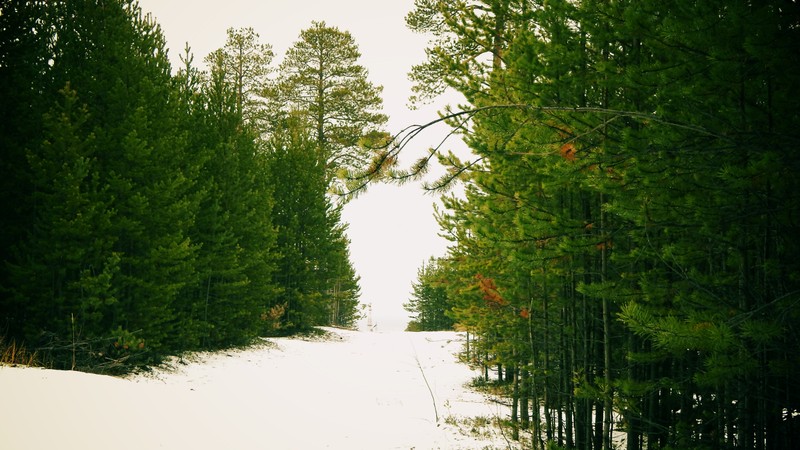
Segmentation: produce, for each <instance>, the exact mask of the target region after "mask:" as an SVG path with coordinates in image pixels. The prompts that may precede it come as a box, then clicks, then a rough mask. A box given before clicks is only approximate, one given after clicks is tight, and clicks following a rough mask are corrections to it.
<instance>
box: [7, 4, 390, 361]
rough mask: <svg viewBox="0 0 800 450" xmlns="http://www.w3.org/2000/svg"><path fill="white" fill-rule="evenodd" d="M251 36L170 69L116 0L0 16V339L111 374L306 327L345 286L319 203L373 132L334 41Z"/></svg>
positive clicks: (343, 253) (376, 118)
mask: <svg viewBox="0 0 800 450" xmlns="http://www.w3.org/2000/svg"><path fill="white" fill-rule="evenodd" d="M273 56H274V55H273V53H272V50H271V47H270V46H269V45H268V44H264V43H261V42H259V36H258V34H257V33H255V31H254V30H253V29H250V28H245V29H238V30H234V29H231V30H229V31H228V35H227V40H226V42H225V44H224V46H223V47H221V48H220V49H219V50H217V51H215V52H213V53H212V54H210V55H208V57H207V58H206V60H205V62H206V68H205V69H204V70H201V69H200V68H199V67H198V65H196V64H195V63H194V61H193V55H192V53H191V50H190V48H189V47H188V44H187V46H186V50H185V53H184V54H183V55H182V57H181V61H182V64H181V67H179V68H177V70H173V68H172V67H171V65H170V62H169V60H168V56H167V50H166V47H165V41H164V36H163V34H162V32H161V29H160V27H159V26H158V24H156V23H155V22H154V20H153V19H152V18H151V17H150V16H149V15H147V14H144V13H143V12H142V11H141V9H140V8H139V6H138V4H137V3H136V2H131V1H122V0H103V1H95V0H77V1H75V0H69V1H26V0H11V1H9V2H4V3H3V5H2V6H0V98H2V99H3V100H2V102H0V117H2V118H3V119H2V121H0V142H1V143H2V161H1V162H0V165H1V166H2V171H1V173H2V180H0V183H2V186H1V187H0V196H2V198H1V201H2V205H3V208H2V211H1V212H0V229H2V230H3V231H2V233H0V255H2V265H0V336H4V337H5V339H6V341H9V340H16V341H17V342H20V343H22V342H24V343H25V345H26V346H27V347H28V348H29V350H35V351H37V352H38V353H39V354H40V355H41V357H42V358H44V359H46V360H47V364H50V365H52V366H54V367H61V368H70V367H71V368H79V369H89V370H112V368H114V367H119V366H120V365H121V364H126V365H131V364H143V363H151V362H154V361H157V360H158V359H159V358H160V357H162V356H163V355H166V354H174V353H176V352H181V351H186V350H195V349H214V348H220V347H225V346H231V345H240V344H245V343H248V342H250V341H251V340H252V339H253V338H255V337H257V336H263V335H274V334H284V333H293V332H297V331H301V330H306V329H308V328H310V327H313V326H317V325H341V326H351V325H353V324H354V322H355V321H356V320H357V318H358V316H359V308H358V296H359V287H358V276H357V275H356V274H355V271H354V269H353V266H352V264H351V261H350V256H349V251H348V245H349V241H348V239H347V237H346V235H345V230H346V228H345V225H344V224H343V223H342V222H341V206H342V202H339V201H336V199H335V198H334V197H333V196H332V195H331V194H330V193H329V192H330V190H331V189H332V188H333V187H334V186H335V185H336V183H338V181H337V180H339V177H340V175H339V174H340V173H342V171H343V170H351V169H353V168H354V167H355V166H357V165H358V164H360V161H362V160H364V159H365V158H366V156H365V155H366V154H367V153H368V152H369V149H368V147H365V146H364V145H363V142H362V139H363V138H364V137H365V136H367V137H369V136H372V137H373V138H375V137H376V136H380V135H381V133H382V132H381V131H380V129H381V127H382V125H383V124H384V123H385V122H386V120H387V118H386V116H385V115H383V114H382V113H381V112H380V109H381V107H382V100H381V98H380V92H381V88H380V87H377V86H374V85H372V84H371V83H370V82H369V81H368V80H367V71H366V69H364V68H363V67H362V66H360V65H359V64H358V61H357V60H358V58H359V56H360V55H359V53H358V48H357V45H356V43H355V42H354V40H353V38H352V36H351V35H350V34H349V33H347V32H345V31H341V30H339V29H338V28H335V27H331V26H328V25H326V24H325V23H324V22H314V23H312V25H311V27H310V28H309V29H307V30H304V31H303V32H302V33H301V34H300V37H299V40H298V41H297V42H296V43H295V44H294V46H293V47H292V48H291V49H290V50H289V51H288V52H287V54H286V56H285V58H284V60H283V62H282V63H281V64H280V66H279V67H277V68H276V67H273V66H272V59H273Z"/></svg>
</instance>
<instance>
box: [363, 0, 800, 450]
mask: <svg viewBox="0 0 800 450" xmlns="http://www.w3.org/2000/svg"><path fill="white" fill-rule="evenodd" d="M407 22H408V24H409V26H410V27H411V28H412V29H414V30H416V31H421V32H428V33H431V34H432V35H433V36H434V37H433V39H432V40H431V41H430V46H429V48H428V49H427V55H428V58H427V60H426V61H425V62H423V63H422V64H420V65H418V66H415V67H414V68H413V70H412V78H413V79H414V80H416V82H417V86H416V96H417V99H418V100H420V101H422V100H424V99H426V98H432V97H435V96H437V95H439V94H440V93H441V92H443V90H445V89H455V90H457V91H458V92H460V93H462V94H463V95H464V97H465V99H466V100H465V104H464V105H461V108H460V109H458V110H448V111H445V112H444V113H443V118H442V121H445V122H447V123H448V124H450V125H451V126H452V127H453V130H454V133H460V134H461V135H462V136H463V138H464V140H465V141H466V142H467V143H468V144H469V147H470V148H471V150H472V152H473V153H474V159H472V160H469V161H462V160H461V159H463V157H462V158H461V159H460V158H459V157H457V155H454V154H451V153H447V152H444V151H441V150H439V149H434V150H432V151H431V154H430V155H428V156H427V157H426V158H425V159H424V160H421V161H420V162H419V163H418V164H417V165H415V166H413V167H412V168H411V169H408V170H405V171H403V170H400V169H397V168H394V167H393V166H392V163H393V159H394V158H393V154H394V153H395V152H397V151H399V150H400V148H401V147H402V146H403V145H404V144H405V142H406V141H405V140H404V139H407V138H409V137H413V134H414V133H416V132H418V131H419V128H415V129H410V130H409V131H407V134H404V135H401V136H399V138H398V142H397V143H396V145H395V147H393V148H387V150H386V151H385V152H384V153H383V154H382V155H380V159H379V160H376V163H375V165H376V166H378V167H380V170H376V171H373V172H372V173H362V174H361V176H362V177H369V176H380V177H385V178H394V179H401V180H404V179H407V178H413V177H414V175H418V174H421V173H422V172H424V170H421V169H423V168H424V167H425V165H426V164H427V161H430V160H434V159H437V158H438V160H439V161H441V162H442V163H443V164H444V165H445V167H446V168H447V169H448V170H447V173H446V174H445V175H444V177H442V178H441V179H440V180H437V181H435V182H429V186H430V188H431V189H444V188H447V187H448V186H450V185H451V184H452V182H453V180H460V181H462V182H463V186H464V189H465V193H464V195H449V196H447V197H445V199H444V208H443V209H442V210H441V211H439V213H438V215H437V217H438V220H439V223H440V226H441V228H442V234H443V235H445V236H447V237H448V238H449V239H450V240H451V242H452V244H451V246H450V248H449V251H448V254H447V255H446V256H445V257H442V258H440V259H438V260H436V262H435V267H437V272H438V275H437V276H436V277H435V279H431V278H430V277H427V276H426V275H425V274H426V273H427V272H426V271H429V270H430V269H429V268H431V267H433V266H434V264H429V265H427V266H426V267H425V269H423V270H422V272H421V276H420V280H419V283H421V284H422V285H424V286H427V289H438V288H443V289H445V291H446V297H447V299H446V309H447V314H448V315H449V316H450V317H451V318H452V319H453V320H454V321H455V322H456V324H457V325H456V326H457V327H460V328H462V329H465V330H467V331H468V333H469V335H470V336H471V338H472V339H471V349H470V353H469V357H470V359H471V361H472V362H473V363H474V364H477V365H479V366H482V367H483V368H484V371H485V377H487V378H489V377H490V376H491V375H492V374H495V379H496V380H497V381H498V382H499V384H501V386H503V387H504V389H505V392H507V394H508V396H509V398H510V423H511V424H512V427H513V436H514V437H515V438H517V439H522V438H524V439H525V440H526V442H527V445H529V446H530V447H531V448H536V449H544V448H575V449H585V450H589V449H597V450H599V449H604V450H605V449H611V448H614V447H615V446H618V445H622V444H620V443H619V440H618V438H620V437H624V442H625V444H624V445H625V448H627V449H629V450H641V449H645V448H646V449H668V448H673V449H677V448H683V449H688V448H691V449H733V448H742V449H789V448H792V446H793V445H794V444H792V442H796V441H797V440H798V438H800V421H799V420H798V414H799V413H800V396H798V393H800V385H799V384H798V381H797V379H798V378H797V374H796V373H795V372H796V371H797V368H798V367H800V352H799V351H798V348H800V340H799V339H798V323H800V320H799V319H800V308H798V301H800V278H798V273H800V258H798V256H797V255H798V254H800V221H799V220H798V218H799V217H800V216H798V212H799V211H800V185H798V178H797V176H796V173H797V171H798V169H800V151H799V150H798V145H799V144H800V134H799V133H798V130H799V129H800V128H799V127H798V126H800V117H799V116H798V111H800V110H799V109H798V105H797V98H800V97H798V96H800V67H799V66H798V59H797V58H796V57H795V56H793V55H796V54H798V53H799V52H800V35H799V34H798V33H800V6H798V4H797V3H796V2H786V1H780V0H765V1H759V2H752V1H729V0H724V1H723V0H720V1H714V0H711V1H703V2H690V1H683V0H674V1H662V0H659V1H637V2H628V1H602V2H601V1H593V0H582V1H569V0H559V1H548V2H544V3H541V2H531V1H524V0H484V1H478V0H469V1H463V2H442V1H436V0H416V1H415V9H414V10H413V11H412V12H411V13H410V14H409V15H408V16H407ZM422 290H423V289H422V288H420V289H417V287H416V286H415V291H414V292H415V294H416V293H417V291H420V292H422ZM415 298H416V299H419V298H420V297H419V296H417V297H415ZM414 305H423V306H424V305H425V303H424V302H423V303H419V301H416V303H414ZM416 311H417V312H418V313H419V317H420V319H417V320H419V321H420V322H421V321H422V318H425V317H428V316H429V314H430V312H426V313H424V314H423V313H421V312H420V310H416Z"/></svg>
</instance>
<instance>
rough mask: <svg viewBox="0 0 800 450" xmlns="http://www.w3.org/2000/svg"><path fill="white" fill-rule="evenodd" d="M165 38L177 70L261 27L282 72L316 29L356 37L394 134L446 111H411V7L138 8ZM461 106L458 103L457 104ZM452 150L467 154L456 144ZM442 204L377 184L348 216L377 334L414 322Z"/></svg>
mask: <svg viewBox="0 0 800 450" xmlns="http://www.w3.org/2000/svg"><path fill="white" fill-rule="evenodd" d="M139 4H140V6H141V7H142V10H143V11H145V12H150V13H152V14H153V16H154V17H155V19H156V21H157V22H158V23H159V24H160V25H161V28H162V30H163V32H164V34H165V36H166V38H167V47H168V48H169V50H170V52H169V55H170V58H171V59H172V64H173V67H177V66H178V64H179V62H178V61H179V60H178V57H179V55H180V54H181V53H183V48H184V44H185V43H186V42H188V43H189V45H190V46H191V48H192V51H193V53H194V59H195V63H196V64H201V63H202V61H203V59H204V58H205V56H206V55H207V54H208V53H210V52H211V51H213V50H215V49H217V48H220V47H222V46H223V45H224V44H225V39H226V30H227V29H228V28H230V27H233V28H241V27H253V29H255V31H256V32H257V33H258V34H259V35H260V38H261V42H262V43H268V44H270V45H272V47H273V51H274V52H275V60H274V61H273V65H274V67H277V65H278V64H279V63H280V61H281V60H282V59H283V55H284V53H285V51H286V49H288V48H289V47H290V46H291V45H292V44H293V43H294V42H295V41H296V40H297V38H298V36H299V34H300V31H301V30H303V29H306V28H308V27H309V26H310V25H311V22H312V21H313V20H316V21H325V22H326V24H327V25H329V26H336V27H338V28H339V29H340V30H343V31H349V32H350V33H351V34H352V35H353V38H354V39H355V41H356V43H357V44H358V46H359V49H360V50H361V54H362V57H361V60H360V63H361V65H363V66H364V67H366V68H367V69H368V70H369V80H370V81H371V82H372V83H373V84H376V85H382V86H383V88H384V90H383V100H384V113H386V114H387V115H388V116H389V124H388V131H389V132H390V133H392V134H395V133H397V132H399V131H400V130H401V129H403V128H405V127H406V126H408V125H411V124H418V123H425V122H428V121H430V120H433V119H435V118H436V117H437V116H436V111H437V109H441V108H440V106H442V105H444V104H445V103H446V102H445V101H444V100H442V102H440V103H439V105H438V106H430V107H425V108H420V109H418V110H416V111H410V110H408V108H407V106H406V105H407V104H408V97H409V95H410V94H411V82H410V81H408V79H407V73H408V72H409V70H410V69H411V66H412V65H414V64H417V63H420V62H422V61H423V60H424V58H425V52H424V48H425V46H426V43H427V38H426V37H424V36H420V35H417V34H415V33H412V32H411V31H410V30H408V29H407V28H406V26H405V16H406V14H407V13H408V12H409V11H410V10H411V9H412V8H413V4H414V2H413V0H382V1H375V0H337V1H332V0H269V1H264V0H225V1H218V0H139ZM455 98H456V97H453V98H451V99H450V102H451V103H456V102H457V100H454V99H455ZM445 131H446V130H444V129H443V128H440V129H438V130H435V131H432V132H428V133H426V134H422V135H420V136H419V137H417V138H416V139H415V140H414V141H413V142H412V143H411V145H410V147H409V148H408V149H407V150H406V153H407V154H408V156H407V157H405V158H403V159H402V160H401V162H406V163H408V162H409V161H413V159H414V156H416V157H418V156H419V155H421V154H423V152H424V151H425V149H427V148H428V147H431V146H434V145H436V144H438V142H439V141H440V140H441V139H442V137H443V136H444V134H445ZM449 145H453V146H456V147H458V146H463V144H462V143H461V142H460V141H458V142H456V141H453V142H452V144H449ZM435 201H436V199H435V198H434V197H432V196H430V195H426V194H424V193H423V191H422V189H421V188H420V187H419V185H416V184H409V185H405V186H403V187H396V186H387V185H375V186H372V187H370V189H369V191H368V192H367V193H366V194H363V195H362V196H360V197H359V198H358V199H356V200H354V201H352V202H351V203H350V204H348V205H347V206H346V207H345V210H344V214H343V219H344V221H345V222H348V223H349V231H348V235H349V237H350V240H351V245H350V252H351V258H352V260H353V264H354V265H355V269H356V271H357V272H358V275H359V276H361V292H362V295H361V302H362V303H363V304H372V307H373V321H374V322H375V323H377V325H378V330H384V331H386V330H402V329H404V328H405V326H406V324H407V322H408V317H407V313H406V312H405V311H404V310H403V307H402V304H403V303H404V302H405V301H407V300H408V297H409V292H410V290H411V283H412V282H413V281H414V280H415V279H416V273H417V269H418V268H419V267H420V265H421V264H422V263H423V261H425V260H427V259H428V258H429V257H430V256H441V255H443V254H444V252H445V249H446V246H447V241H445V240H444V239H442V238H441V237H439V236H438V230H439V228H438V225H437V224H436V221H435V220H434V218H433V215H432V213H433V208H432V204H433V203H434V202H435Z"/></svg>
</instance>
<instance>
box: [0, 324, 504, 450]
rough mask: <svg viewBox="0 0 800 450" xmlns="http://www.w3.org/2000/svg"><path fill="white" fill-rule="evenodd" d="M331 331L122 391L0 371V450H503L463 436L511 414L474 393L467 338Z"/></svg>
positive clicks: (35, 372)
mask: <svg viewBox="0 0 800 450" xmlns="http://www.w3.org/2000/svg"><path fill="white" fill-rule="evenodd" d="M328 331H329V333H330V334H329V335H328V337H327V338H326V339H324V340H303V339H297V338H281V339H270V340H268V341H265V344H264V345H262V346H258V347H254V348H252V349H248V350H241V351H229V352H220V353H212V354H200V355H197V356H196V357H194V358H192V359H193V360H194V362H190V363H185V362H181V361H179V360H175V361H173V362H172V363H171V364H169V365H167V366H165V367H163V368H159V369H158V370H156V371H154V372H153V373H150V374H146V375H137V376H132V377H128V378H124V379H123V378H114V377H108V376H100V375H91V374H85V373H78V372H64V371H53V370H44V369H33V368H12V367H0V387H2V392H3V394H2V397H3V400H2V406H1V407H0V448H3V449H14V450H25V449H51V448H59V449H137V450H140V449H155V448H163V449H193V450H202V449H214V450H217V449H221V448H225V449H232V450H234V449H319V448H332V449H394V448H403V449H410V448H416V449H436V448H442V449H450V448H458V449H471V448H487V447H490V448H493V447H499V446H502V447H506V445H507V443H506V442H505V441H504V440H503V439H502V436H500V435H499V433H498V432H497V431H496V430H494V429H492V428H485V429H483V430H478V431H479V433H474V432H470V429H471V428H472V427H471V426H464V425H463V424H464V423H467V422H469V419H470V418H473V417H487V418H494V417H496V416H498V415H502V414H503V413H504V412H503V411H502V409H503V408H502V407H499V406H497V405H493V404H492V403H490V402H488V401H487V399H486V398H485V397H484V396H483V395H481V394H478V393H476V392H474V391H471V390H470V389H468V388H467V387H466V386H465V384H466V383H468V382H469V381H470V380H471V379H472V378H474V377H475V376H476V375H477V374H476V373H475V372H473V371H472V370H470V369H469V368H467V367H466V366H464V365H462V364H459V363H458V362H457V361H456V357H455V356H454V354H455V353H456V352H458V351H459V350H460V349H461V341H462V339H463V335H460V334H457V333H454V332H436V333H401V332H394V333H365V332H355V331H344V330H332V329H331V330H328ZM423 374H424V377H423ZM426 380H427V384H426ZM429 388H430V389H429ZM432 397H433V399H432ZM434 405H435V408H434ZM437 414H438V417H439V420H438V422H437ZM458 424H462V425H461V426H459V425H458Z"/></svg>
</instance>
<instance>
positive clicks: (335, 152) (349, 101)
mask: <svg viewBox="0 0 800 450" xmlns="http://www.w3.org/2000/svg"><path fill="white" fill-rule="evenodd" d="M360 57H361V53H359V51H358V46H357V45H356V43H355V40H354V39H353V37H352V35H350V33H348V32H346V31H341V30H339V29H338V28H336V27H331V26H328V25H326V24H325V22H313V23H312V24H311V27H310V28H308V29H306V30H303V31H302V32H301V33H300V39H299V40H298V41H297V42H295V44H294V45H293V46H292V47H291V48H290V49H289V50H288V51H287V52H286V56H285V58H284V60H283V62H282V63H281V65H280V69H279V83H278V85H277V87H276V90H275V92H274V93H273V95H274V101H275V102H276V103H277V105H279V108H280V109H281V110H282V111H283V113H284V114H288V115H291V114H293V113H299V114H300V115H302V117H303V123H304V124H306V125H305V126H306V127H307V130H308V133H309V135H311V136H313V138H314V142H315V145H316V147H317V148H318V151H317V153H318V155H319V157H320V158H321V161H322V163H323V164H324V166H325V176H326V177H327V179H328V181H329V182H330V183H333V182H334V180H336V179H337V178H342V177H343V176H344V175H343V173H342V172H346V171H351V170H357V169H358V170H360V169H361V168H363V167H364V166H366V165H367V163H368V161H369V160H370V159H371V156H372V155H371V152H372V150H371V149H370V148H369V147H368V146H364V145H361V143H362V140H363V139H364V138H365V137H368V136H371V135H374V134H375V133H377V132H379V131H380V129H381V127H382V126H383V125H384V124H385V123H386V121H387V120H388V119H387V117H386V116H385V115H383V114H382V113H380V110H381V108H382V104H383V101H382V100H381V97H380V94H381V91H382V88H381V87H379V86H374V85H373V84H372V83H371V82H370V81H369V80H368V79H367V76H368V73H367V69H365V68H364V67H363V66H361V65H359V64H358V59H359V58H360Z"/></svg>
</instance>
